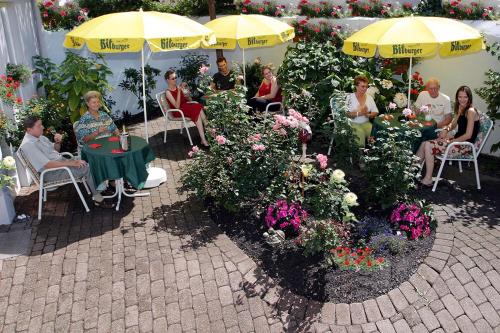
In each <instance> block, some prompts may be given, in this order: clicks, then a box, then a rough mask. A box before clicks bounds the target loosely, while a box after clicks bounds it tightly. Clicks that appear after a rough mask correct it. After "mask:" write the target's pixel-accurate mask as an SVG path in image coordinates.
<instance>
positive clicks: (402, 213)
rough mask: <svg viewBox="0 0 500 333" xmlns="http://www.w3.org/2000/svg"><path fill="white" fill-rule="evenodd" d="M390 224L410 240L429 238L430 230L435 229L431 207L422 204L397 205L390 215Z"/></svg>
mask: <svg viewBox="0 0 500 333" xmlns="http://www.w3.org/2000/svg"><path fill="white" fill-rule="evenodd" d="M390 222H391V223H392V224H393V225H394V227H396V228H397V229H398V230H401V231H402V232H404V233H405V234H406V235H407V237H408V238H409V239H411V240H415V239H418V238H420V237H422V238H423V237H426V236H429V235H430V233H431V229H434V228H435V227H436V221H435V218H434V215H433V212H432V209H431V207H430V206H427V205H425V204H424V203H423V202H417V203H411V204H407V203H400V204H398V205H397V207H396V208H395V209H394V210H393V211H392V213H391V216H390Z"/></svg>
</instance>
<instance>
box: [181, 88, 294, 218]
mask: <svg viewBox="0 0 500 333" xmlns="http://www.w3.org/2000/svg"><path fill="white" fill-rule="evenodd" d="M247 112H248V106H247V105H246V100H245V90H244V89H243V88H242V87H238V88H236V89H235V90H234V91H226V92H222V93H219V94H216V95H213V96H211V98H209V99H208V104H207V107H206V113H207V116H208V118H209V127H208V132H209V133H210V135H209V137H208V140H209V142H210V145H211V147H210V151H209V152H202V151H199V152H197V153H196V154H195V155H194V161H193V162H192V163H189V164H188V165H187V166H186V168H185V172H184V175H183V177H182V181H183V184H184V186H185V187H186V188H187V189H190V190H195V192H196V194H197V195H198V196H200V197H203V198H212V199H213V200H214V202H215V203H216V204H217V205H219V206H221V207H224V208H226V209H229V210H231V211H239V210H242V209H244V208H249V207H254V208H255V207H256V206H260V205H263V203H262V199H263V197H264V195H265V190H266V188H267V187H268V186H269V184H270V182H271V181H272V179H274V178H275V177H276V175H278V174H281V173H283V172H285V171H286V169H287V167H288V164H289V161H290V158H291V156H293V155H295V153H296V152H297V144H296V143H295V142H294V141H293V140H292V138H296V137H297V134H296V133H295V135H293V131H294V129H290V133H289V135H285V136H283V135H280V134H278V133H277V132H276V131H273V130H271V129H270V128H268V126H269V123H266V124H267V125H265V126H266V128H265V129H263V128H262V125H261V124H256V123H254V122H252V121H251V119H250V116H248V113H247ZM295 131H296V130H295ZM260 133H262V134H261V137H260V138H259V139H258V140H254V139H251V137H254V136H255V135H256V134H260ZM222 138H224V141H225V142H224V143H220V142H222V141H218V140H222ZM254 145H262V146H263V147H265V149H264V150H256V149H254V148H255V146H254ZM266 203H268V202H266Z"/></svg>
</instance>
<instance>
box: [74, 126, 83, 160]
mask: <svg viewBox="0 0 500 333" xmlns="http://www.w3.org/2000/svg"><path fill="white" fill-rule="evenodd" d="M79 123H80V122H79V121H78V120H77V121H75V122H74V123H73V133H75V137H76V128H77V127H78V124H79ZM76 145H77V146H76V157H77V158H80V156H82V145H81V144H80V142H78V139H77V140H76Z"/></svg>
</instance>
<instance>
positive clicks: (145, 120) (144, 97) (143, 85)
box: [141, 45, 149, 143]
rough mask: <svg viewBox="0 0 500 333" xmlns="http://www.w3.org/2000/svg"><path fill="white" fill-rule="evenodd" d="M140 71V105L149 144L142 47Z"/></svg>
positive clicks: (142, 50) (142, 51)
mask: <svg viewBox="0 0 500 333" xmlns="http://www.w3.org/2000/svg"><path fill="white" fill-rule="evenodd" d="M141 69H142V103H143V104H142V105H143V108H144V131H145V134H146V142H148V143H149V135H148V113H147V110H146V74H145V71H144V45H143V46H142V49H141Z"/></svg>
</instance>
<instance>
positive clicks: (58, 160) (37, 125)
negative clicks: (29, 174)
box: [19, 116, 114, 208]
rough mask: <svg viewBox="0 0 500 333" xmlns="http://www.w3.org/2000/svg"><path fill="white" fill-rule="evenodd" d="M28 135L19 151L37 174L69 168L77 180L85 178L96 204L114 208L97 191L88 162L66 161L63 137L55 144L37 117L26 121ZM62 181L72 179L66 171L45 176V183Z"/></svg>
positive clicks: (57, 135)
mask: <svg viewBox="0 0 500 333" xmlns="http://www.w3.org/2000/svg"><path fill="white" fill-rule="evenodd" d="M24 128H25V129H26V134H25V135H24V138H23V141H22V143H21V146H20V147H19V149H20V150H21V152H22V153H23V155H24V156H25V158H26V159H28V161H29V162H30V164H31V165H32V166H33V167H34V168H35V169H36V171H37V172H42V171H44V170H46V169H52V168H59V167H68V168H69V169H70V170H71V172H72V174H73V176H74V177H75V179H81V178H82V177H85V179H86V182H87V184H88V185H89V189H90V191H91V192H92V199H93V200H94V204H95V205H96V206H99V207H103V208H113V206H114V205H113V204H110V203H107V202H106V201H104V199H103V197H102V195H101V194H100V193H99V192H98V191H97V190H96V187H95V185H94V181H93V179H92V175H91V174H90V169H89V166H88V164H87V162H85V161H83V160H77V159H66V158H64V157H63V156H62V155H61V154H60V153H59V150H60V149H61V140H62V136H61V135H60V134H56V135H55V136H54V141H55V142H54V143H52V142H50V140H49V139H47V137H45V136H43V129H44V127H43V125H42V120H41V119H40V118H38V117H37V116H29V117H27V118H26V119H24ZM61 179H68V180H69V179H70V176H69V174H68V172H67V171H66V170H55V171H53V172H49V173H47V174H46V175H45V176H44V181H46V182H51V181H55V180H61Z"/></svg>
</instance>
